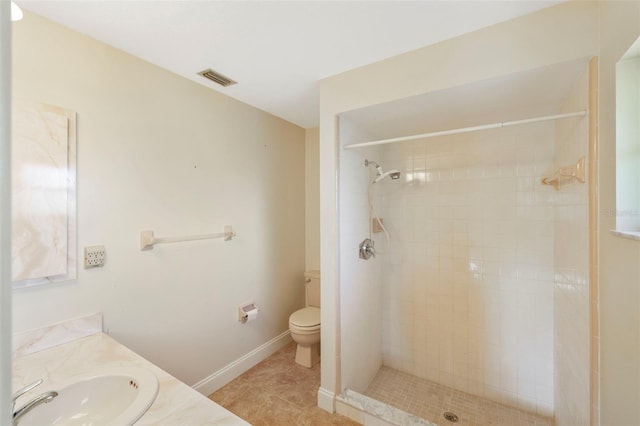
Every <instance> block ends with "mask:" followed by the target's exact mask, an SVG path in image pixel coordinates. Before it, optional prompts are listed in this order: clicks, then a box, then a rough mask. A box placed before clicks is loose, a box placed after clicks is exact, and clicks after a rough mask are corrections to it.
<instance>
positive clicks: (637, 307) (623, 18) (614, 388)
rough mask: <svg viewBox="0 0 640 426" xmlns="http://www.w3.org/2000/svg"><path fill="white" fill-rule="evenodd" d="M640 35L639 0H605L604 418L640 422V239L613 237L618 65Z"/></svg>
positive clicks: (602, 85) (602, 43)
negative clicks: (624, 0)
mask: <svg viewBox="0 0 640 426" xmlns="http://www.w3.org/2000/svg"><path fill="white" fill-rule="evenodd" d="M638 36H640V2H637V1H635V2H614V1H606V2H601V3H600V82H599V83H600V85H599V99H600V100H599V114H600V122H599V153H598V155H599V172H600V173H599V178H598V193H599V197H600V200H599V201H600V202H599V209H598V210H599V212H600V218H599V219H600V224H599V229H600V232H599V240H600V244H599V247H598V249H599V256H600V264H599V269H600V274H599V279H600V334H601V341H600V357H601V420H602V423H601V424H602V425H603V426H609V425H616V426H618V425H620V426H626V425H629V426H631V425H638V424H640V403H639V402H640V242H638V241H632V240H627V239H623V238H621V237H616V236H613V235H612V234H611V233H610V232H609V230H611V229H614V228H615V226H616V218H615V215H612V214H607V213H608V212H611V211H615V209H616V201H615V194H616V190H615V178H616V172H615V161H616V155H615V64H616V62H617V61H618V60H619V59H620V57H622V55H623V54H624V53H625V52H626V50H627V49H628V48H629V47H630V46H631V44H633V42H634V41H635V40H636V39H637V38H638Z"/></svg>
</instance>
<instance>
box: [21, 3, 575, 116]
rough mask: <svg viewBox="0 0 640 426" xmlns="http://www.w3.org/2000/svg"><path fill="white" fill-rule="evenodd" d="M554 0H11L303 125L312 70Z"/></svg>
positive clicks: (382, 54) (365, 60)
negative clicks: (219, 78)
mask: <svg viewBox="0 0 640 426" xmlns="http://www.w3.org/2000/svg"><path fill="white" fill-rule="evenodd" d="M561 1H563V0H549V1H546V0H511V1H481V0H475V1H453V0H448V1H427V0H424V1H302V0H298V1H211V0H209V1H207V0H198V1H196V0H189V1H184V0H183V1H177V0H174V1H166V0H165V1H155V0H140V1H116V0H100V1H87V0H76V1H60V0H47V1H41V0H22V1H20V0H16V3H18V5H19V6H21V7H22V8H24V9H26V10H29V11H32V12H34V13H37V14H39V15H41V16H44V17H46V18H49V19H51V20H53V21H56V22H59V23H61V24H62V25H65V26H67V27H69V28H72V29H74V30H76V31H79V32H81V33H84V34H87V35H89V36H91V37H93V38H95V39H97V40H100V41H102V42H104V43H107V44H109V45H112V46H114V47H116V48H118V49H121V50H123V51H125V52H128V53H130V54H132V55H135V56H137V57H140V58H142V59H144V60H146V61H148V62H151V63H153V64H156V65H158V66H160V67H162V68H165V69H168V70H170V71H172V72H175V73H176V74H179V75H181V76H183V77H185V78H188V79H190V80H193V81H195V82H197V83H199V84H202V85H205V86H207V87H210V88H212V89H213V90H217V91H220V92H222V93H224V94H226V95H228V96H231V97H233V98H235V99H238V100H240V101H242V102H246V103H247V104H250V105H253V106H255V107H256V108H260V109H262V110H265V111H268V112H270V113H271V114H274V115H276V116H278V117H281V118H283V119H285V120H288V121H290V122H293V123H295V124H297V125H299V126H302V127H305V128H309V127H315V126H317V125H318V98H319V96H318V84H317V82H318V80H320V79H322V78H325V77H329V76H332V75H335V74H339V73H341V72H344V71H347V70H350V69H353V68H357V67H360V66H363V65H366V64H370V63H373V62H376V61H379V60H382V59H384V58H387V57H390V56H394V55H398V54H400V53H403V52H408V51H411V50H414V49H417V48H420V47H423V46H427V45H429V44H433V43H437V42H439V41H442V40H445V39H448V38H452V37H456V36H458V35H461V34H465V33H468V32H471V31H475V30H477V29H480V28H483V27H486V26H489V25H493V24H495V23H498V22H502V21H506V20H509V19H512V18H515V17H518V16H521V15H524V14H527V13H530V12H533V11H536V10H539V9H543V8H545V7H548V6H551V5H554V4H557V3H560V2H561ZM541 31H543V29H541ZM206 68H212V69H214V70H215V71H218V72H220V73H222V74H224V75H226V76H228V77H230V78H232V79H233V80H236V81H237V82H238V84H237V85H234V86H230V87H227V88H222V87H220V86H217V85H215V84H214V83H212V82H210V81H208V80H205V79H204V78H202V77H200V76H199V75H197V74H196V73H197V72H199V71H202V70H204V69H206Z"/></svg>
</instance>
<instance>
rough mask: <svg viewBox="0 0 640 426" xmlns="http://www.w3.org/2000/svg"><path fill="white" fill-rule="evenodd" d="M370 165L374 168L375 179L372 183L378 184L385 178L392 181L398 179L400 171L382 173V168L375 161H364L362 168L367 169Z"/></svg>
mask: <svg viewBox="0 0 640 426" xmlns="http://www.w3.org/2000/svg"><path fill="white" fill-rule="evenodd" d="M370 165H373V166H375V168H376V177H375V179H374V180H373V182H372V183H376V182H379V181H381V180H382V179H384V178H386V177H387V176H391V179H393V180H397V179H400V171H398V170H389V171H388V172H384V171H383V170H382V167H381V166H380V165H379V164H378V163H376V162H375V161H370V160H364V166H365V167H368V166H370Z"/></svg>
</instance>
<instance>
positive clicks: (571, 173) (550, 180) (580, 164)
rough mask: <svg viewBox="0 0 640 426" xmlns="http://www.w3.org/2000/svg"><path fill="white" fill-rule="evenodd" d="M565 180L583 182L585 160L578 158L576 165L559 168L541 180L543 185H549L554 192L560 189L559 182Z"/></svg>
mask: <svg viewBox="0 0 640 426" xmlns="http://www.w3.org/2000/svg"><path fill="white" fill-rule="evenodd" d="M566 180H577V181H578V182H580V183H584V182H585V159H584V157H582V158H580V159H579V160H578V161H577V162H576V164H572V165H570V166H565V167H561V168H559V169H558V170H556V171H555V172H554V173H552V174H550V175H548V176H545V177H543V178H542V184H543V185H551V186H553V187H554V188H555V189H556V190H559V189H560V184H561V182H564V181H566Z"/></svg>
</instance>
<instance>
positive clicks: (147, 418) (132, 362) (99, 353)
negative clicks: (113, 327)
mask: <svg viewBox="0 0 640 426" xmlns="http://www.w3.org/2000/svg"><path fill="white" fill-rule="evenodd" d="M130 372H131V374H132V377H133V378H132V379H131V380H127V382H126V383H127V384H129V385H130V386H131V387H132V388H135V389H134V392H137V391H145V392H146V391H147V390H148V389H149V387H154V386H155V380H154V376H155V378H157V394H156V395H155V398H152V400H153V402H152V403H151V405H150V406H148V404H146V406H144V407H142V409H141V410H140V411H141V412H140V413H139V414H138V415H137V416H136V417H134V419H133V420H134V421H135V418H137V421H135V424H136V425H248V424H249V423H247V422H245V421H244V420H242V419H241V418H239V417H237V416H236V415H234V414H233V413H231V412H229V411H227V410H226V409H224V408H223V407H221V406H219V405H218V404H216V403H214V402H213V401H211V400H209V399H208V398H207V397H205V396H204V395H202V394H200V393H198V392H197V391H195V390H194V389H192V388H191V387H189V386H187V385H186V384H185V383H182V382H181V381H179V380H178V379H176V378H175V377H173V376H171V375H170V374H169V373H167V372H165V371H164V370H162V369H161V368H159V367H157V366H156V365H154V364H152V363H151V362H149V361H147V360H146V359H144V358H143V357H141V356H140V355H138V354H136V353H135V352H133V351H131V350H130V349H128V348H127V347H125V346H124V345H122V344H120V343H118V342H117V341H116V340H114V339H113V338H112V337H110V336H109V335H107V334H105V333H103V332H102V317H101V315H99V314H96V315H93V316H90V317H86V318H80V319H76V320H70V321H65V322H64V323H59V324H54V325H52V326H50V327H45V328H43V329H39V330H33V331H29V332H25V333H20V334H17V335H15V336H14V362H13V389H14V391H15V390H17V389H21V388H23V387H25V386H27V385H29V384H31V383H33V382H36V381H38V380H39V379H43V383H42V384H40V385H39V386H37V387H35V388H34V389H32V390H30V391H28V392H26V393H25V394H24V395H23V396H21V397H20V398H19V399H18V401H17V403H16V408H19V407H21V406H22V405H24V404H25V403H26V402H27V401H29V400H31V399H32V398H34V397H36V396H37V395H41V394H43V393H46V392H47V391H49V390H58V388H57V386H60V387H61V389H63V390H61V391H60V396H58V397H56V398H54V399H53V400H52V401H51V402H50V403H48V404H42V405H40V406H37V407H35V408H33V410H32V411H31V412H30V413H27V414H25V415H24V416H23V417H22V419H21V421H20V422H19V423H18V424H24V425H28V424H31V423H32V424H38V423H40V424H42V421H41V420H38V417H36V416H40V415H42V414H43V413H44V415H46V413H45V411H46V410H47V409H49V410H50V407H49V406H51V407H54V403H55V401H56V399H58V398H60V400H59V401H65V400H64V399H63V398H62V396H63V395H65V392H67V391H65V389H71V386H76V388H77V387H78V385H77V383H79V382H78V380H79V381H80V382H82V380H94V382H87V383H90V384H91V386H90V387H92V388H95V387H96V386H95V385H96V384H98V387H100V386H102V384H100V383H105V386H106V384H107V382H108V381H109V380H110V379H111V378H112V377H113V376H114V375H118V374H125V373H126V374H129V373H130ZM139 373H142V376H145V375H146V376H148V377H146V378H145V377H142V376H140V382H139V383H138V379H135V377H136V374H139ZM149 373H152V374H149ZM149 377H151V380H149ZM76 378H77V379H76ZM95 380H98V381H95ZM100 381H101V382H100ZM70 384H71V386H69V385H70ZM79 386H80V389H81V388H82V384H80V385H79ZM85 386H86V384H85ZM109 386H111V385H109ZM138 386H139V389H138ZM123 391H124V392H123ZM152 391H154V392H155V390H153V389H152ZM115 392H116V393H117V394H118V395H119V397H118V398H121V397H125V396H124V395H123V394H124V393H126V389H119V388H116V390H115ZM67 395H68V393H67ZM107 395H108V394H107ZM98 398H99V396H98ZM104 398H105V399H111V398H110V397H104ZM60 404H62V402H58V405H60ZM124 404H125V405H126V404H128V402H124ZM104 405H106V404H96V405H95V406H96V409H98V410H102V409H103V407H104ZM146 407H148V409H146ZM116 409H117V408H116ZM145 409H146V411H145ZM38 410H40V413H39V412H38ZM140 414H141V416H140ZM100 415H103V413H100ZM30 416H31V418H30ZM112 419H113V418H112ZM22 422H24V423H22ZM108 423H109V424H123V425H124V424H131V423H130V422H129V421H128V420H122V422H121V418H120V417H117V421H110V422H108Z"/></svg>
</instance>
